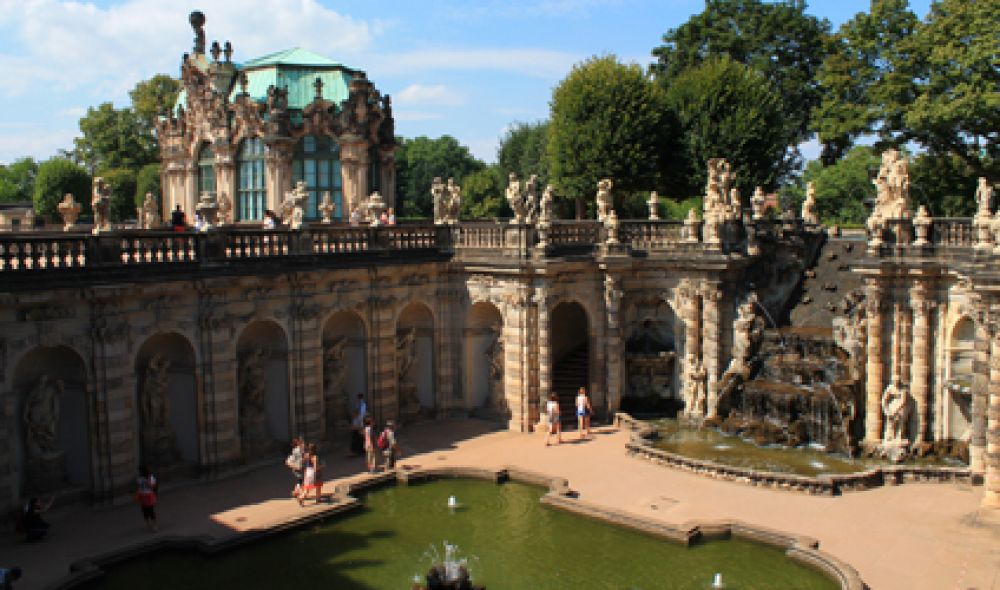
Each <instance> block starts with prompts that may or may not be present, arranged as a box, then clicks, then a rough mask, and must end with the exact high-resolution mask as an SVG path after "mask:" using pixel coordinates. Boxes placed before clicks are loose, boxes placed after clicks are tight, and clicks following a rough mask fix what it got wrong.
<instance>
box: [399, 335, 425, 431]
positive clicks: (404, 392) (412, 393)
mask: <svg viewBox="0 0 1000 590" xmlns="http://www.w3.org/2000/svg"><path fill="white" fill-rule="evenodd" d="M416 360H417V329H416V328H410V329H409V330H408V331H407V332H406V333H404V334H403V335H402V336H400V337H399V340H397V341H396V381H397V383H398V384H399V405H400V412H402V414H403V415H404V416H406V417H413V416H415V415H417V414H418V413H419V412H420V400H419V399H418V398H417V385H416V383H414V382H413V376H412V375H411V373H412V369H413V363H414V362H415V361H416Z"/></svg>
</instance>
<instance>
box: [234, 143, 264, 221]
mask: <svg viewBox="0 0 1000 590" xmlns="http://www.w3.org/2000/svg"><path fill="white" fill-rule="evenodd" d="M237 161H238V163H239V166H238V167H237V170H238V175H239V176H238V178H237V185H236V186H237V199H236V215H237V219H239V220H240V221H259V220H261V219H263V218H264V199H265V190H264V142H263V141H261V139H260V138H259V137H254V138H251V139H245V140H243V145H241V146H240V154H239V159H238V160H237Z"/></svg>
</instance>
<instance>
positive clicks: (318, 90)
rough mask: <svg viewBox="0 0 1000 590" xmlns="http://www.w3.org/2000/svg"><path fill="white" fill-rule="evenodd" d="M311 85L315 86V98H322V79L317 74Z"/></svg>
mask: <svg viewBox="0 0 1000 590" xmlns="http://www.w3.org/2000/svg"><path fill="white" fill-rule="evenodd" d="M313 86H314V87H315V88H316V100H323V80H322V79H321V78H320V77H319V76H316V81H315V82H313Z"/></svg>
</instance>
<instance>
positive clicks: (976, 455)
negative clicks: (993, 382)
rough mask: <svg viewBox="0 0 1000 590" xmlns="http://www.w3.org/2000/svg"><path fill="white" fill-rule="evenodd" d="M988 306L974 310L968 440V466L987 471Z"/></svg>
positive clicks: (981, 304)
mask: <svg viewBox="0 0 1000 590" xmlns="http://www.w3.org/2000/svg"><path fill="white" fill-rule="evenodd" d="M995 321H996V320H995V318H992V317H991V316H990V313H989V308H988V306H987V305H986V304H985V303H984V302H980V303H979V304H978V306H977V309H976V340H975V343H974V345H973V351H974V356H973V359H972V439H971V440H970V441H969V469H971V470H972V472H973V473H980V474H981V473H983V472H984V471H985V470H986V430H987V416H986V413H987V411H988V407H989V383H990V377H989V373H990V342H991V340H992V338H991V332H992V330H991V325H992V324H993V322H995Z"/></svg>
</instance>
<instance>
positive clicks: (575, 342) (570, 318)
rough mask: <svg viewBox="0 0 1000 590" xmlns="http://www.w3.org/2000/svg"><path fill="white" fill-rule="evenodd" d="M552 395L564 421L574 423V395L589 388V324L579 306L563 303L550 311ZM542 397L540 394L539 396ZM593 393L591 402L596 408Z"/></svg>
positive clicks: (571, 302) (585, 313) (573, 302)
mask: <svg viewBox="0 0 1000 590" xmlns="http://www.w3.org/2000/svg"><path fill="white" fill-rule="evenodd" d="M551 321H552V329H551V331H550V334H551V336H550V341H551V346H552V391H553V392H555V394H556V395H557V396H558V398H559V406H560V408H563V411H562V414H561V415H562V418H563V420H564V421H569V420H574V419H575V418H574V412H572V411H568V409H569V408H573V407H574V405H575V399H576V392H577V391H578V390H579V389H580V388H581V387H587V388H588V389H589V388H590V382H591V379H590V352H591V351H590V322H589V321H588V319H587V312H586V310H585V309H584V308H583V306H582V305H580V304H579V303H577V302H575V301H564V302H562V303H560V304H558V305H556V307H555V308H554V309H553V310H552V320H551ZM543 393H544V392H543ZM595 393H596V392H591V400H592V401H593V402H594V406H595V407H597V405H598V404H597V402H596V399H595V396H594V394H595Z"/></svg>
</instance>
